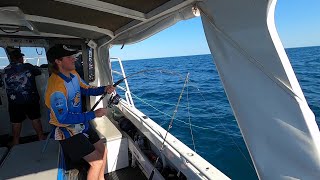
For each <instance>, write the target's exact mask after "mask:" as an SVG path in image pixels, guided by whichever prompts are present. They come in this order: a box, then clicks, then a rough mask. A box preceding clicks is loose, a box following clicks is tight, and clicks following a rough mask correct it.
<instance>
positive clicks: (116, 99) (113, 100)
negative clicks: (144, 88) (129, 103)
mask: <svg viewBox="0 0 320 180" xmlns="http://www.w3.org/2000/svg"><path fill="white" fill-rule="evenodd" d="M150 71H160V72H169V73H170V74H177V73H175V72H171V71H167V70H164V69H146V70H142V71H138V72H136V73H133V74H130V75H129V76H126V77H124V78H122V79H120V80H118V81H117V82H115V83H114V84H113V85H112V86H113V87H117V86H118V85H119V84H120V83H122V82H123V81H124V80H125V79H127V78H129V77H132V76H135V75H138V74H141V73H145V72H150ZM178 75H180V74H178ZM179 77H180V78H181V76H179ZM107 94H108V93H107V92H104V93H103V94H102V96H101V97H100V98H99V100H98V101H97V102H96V103H95V104H94V105H93V107H92V108H91V110H90V111H94V109H95V108H96V107H97V106H98V104H99V103H100V101H101V100H102V99H103V98H104V97H105V96H106V95H107ZM119 100H120V96H119V95H118V94H115V95H114V96H111V97H110V99H109V102H108V105H111V104H118V103H119Z"/></svg>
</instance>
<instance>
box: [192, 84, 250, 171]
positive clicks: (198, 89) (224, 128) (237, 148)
mask: <svg viewBox="0 0 320 180" xmlns="http://www.w3.org/2000/svg"><path fill="white" fill-rule="evenodd" d="M192 87H194V86H192ZM195 88H196V89H197V90H198V92H199V93H200V95H201V97H202V99H203V100H204V102H205V103H206V104H207V106H209V103H208V102H207V100H206V99H205V98H204V96H203V94H202V93H201V91H200V90H199V88H197V87H195ZM209 110H210V111H211V112H212V113H213V111H212V110H211V109H210V108H209ZM218 121H219V123H220V125H221V126H222V127H223V128H224V130H225V131H226V132H227V134H228V135H229V131H228V130H227V128H226V127H225V126H224V125H223V123H222V122H221V121H220V119H218ZM229 137H230V139H231V140H232V142H233V143H234V145H235V146H236V147H237V149H238V150H239V152H240V154H241V155H242V156H243V158H244V159H245V160H246V161H247V163H248V164H249V165H250V167H251V168H252V170H254V167H252V165H251V164H250V162H249V160H248V159H247V158H246V156H245V155H244V153H243V152H242V150H241V149H240V147H239V146H238V144H237V143H236V141H235V140H234V139H233V138H232V136H230V135H229ZM254 171H255V170H254Z"/></svg>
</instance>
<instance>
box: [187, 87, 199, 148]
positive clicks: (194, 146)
mask: <svg viewBox="0 0 320 180" xmlns="http://www.w3.org/2000/svg"><path fill="white" fill-rule="evenodd" d="M188 82H189V81H187V83H188ZM187 109H188V117H189V125H190V134H191V139H192V145H193V150H194V152H197V150H196V145H195V143H194V137H193V132H192V124H191V118H190V111H189V87H188V86H187Z"/></svg>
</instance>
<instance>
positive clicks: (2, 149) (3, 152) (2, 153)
mask: <svg viewBox="0 0 320 180" xmlns="http://www.w3.org/2000/svg"><path fill="white" fill-rule="evenodd" d="M7 152H8V148H6V147H0V164H1V163H2V160H3V159H4V158H5V156H6V155H7Z"/></svg>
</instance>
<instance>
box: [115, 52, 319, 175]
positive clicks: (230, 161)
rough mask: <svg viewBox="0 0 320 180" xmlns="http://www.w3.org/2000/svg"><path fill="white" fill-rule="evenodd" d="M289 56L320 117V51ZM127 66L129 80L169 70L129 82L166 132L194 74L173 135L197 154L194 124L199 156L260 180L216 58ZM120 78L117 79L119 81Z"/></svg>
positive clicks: (140, 106)
mask: <svg viewBox="0 0 320 180" xmlns="http://www.w3.org/2000/svg"><path fill="white" fill-rule="evenodd" d="M286 52H287V54H288V56H289V59H290V61H291V63H292V66H293V69H294V71H295V73H296V75H297V78H298V80H299V82H300V85H301V87H302V89H303V92H304V94H305V96H306V98H307V101H308V103H309V106H310V108H311V109H312V110H313V112H314V113H315V115H316V117H319V115H320V107H319V103H318V101H319V98H320V86H319V79H320V47H306V48H292V49H286ZM112 66H113V68H115V69H119V66H118V63H115V62H113V63H112ZM123 66H124V68H125V70H126V74H127V75H130V74H132V73H135V72H138V71H141V70H146V69H157V68H160V69H163V70H162V71H159V70H158V71H153V72H147V73H143V74H139V75H136V76H132V77H131V78H128V82H129V86H130V90H131V92H132V93H133V94H134V95H136V96H137V97H134V102H135V105H136V107H137V108H138V109H140V110H141V111H142V112H144V113H145V114H146V115H148V116H149V117H150V118H152V119H153V120H154V121H156V122H157V123H158V124H160V125H162V127H164V128H165V129H167V127H168V123H169V121H170V119H171V116H172V115H173V111H174V109H175V105H176V104H177V102H178V98H179V95H180V93H181V90H182V88H183V85H184V79H185V77H186V75H187V73H188V72H189V73H190V77H189V78H190V80H189V83H188V84H187V87H186V88H185V89H184V94H183V96H182V99H181V102H180V104H179V109H178V112H177V114H176V119H175V120H174V125H173V128H172V129H171V130H170V132H171V133H172V134H173V135H174V136H176V137H177V138H178V139H180V140H181V141H182V142H184V143H185V144H186V145H188V146H189V147H190V148H192V149H194V146H193V143H192V136H191V132H190V126H189V120H190V121H191V122H192V124H193V125H194V126H193V127H192V130H193V136H194V142H195V143H194V144H195V149H196V152H197V153H198V154H200V155H201V156H202V157H204V158H205V159H206V160H207V161H209V162H210V163H211V164H213V165H214V166H215V167H217V168H218V169H219V170H221V171H222V172H223V173H225V174H226V175H227V176H229V177H231V178H232V179H246V180H249V179H258V178H257V175H256V173H255V171H254V169H253V168H252V167H253V165H252V162H251V160H250V157H249V154H248V151H247V149H246V146H245V144H244V141H243V139H242V137H241V134H240V131H239V128H238V125H237V123H236V120H235V118H234V116H233V113H232V111H231V108H230V105H229V103H228V100H227V98H226V95H225V92H224V89H223V88H222V84H221V82H220V79H219V77H218V74H217V71H216V68H215V65H214V63H213V59H212V57H211V55H197V56H186V57H169V58H157V59H144V60H135V61H124V62H123ZM118 79H120V77H119V76H118V77H117V76H115V81H116V80H118ZM122 85H123V84H122ZM118 91H119V92H120V90H118ZM120 94H121V93H120ZM122 97H124V96H123V95H122ZM147 103H148V105H147ZM150 105H151V106H152V107H151V106H150ZM188 107H189V108H188ZM160 112H162V113H163V114H162V113H160ZM189 117H190V119H189ZM317 120H318V118H317ZM318 124H320V123H319V121H318Z"/></svg>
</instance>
